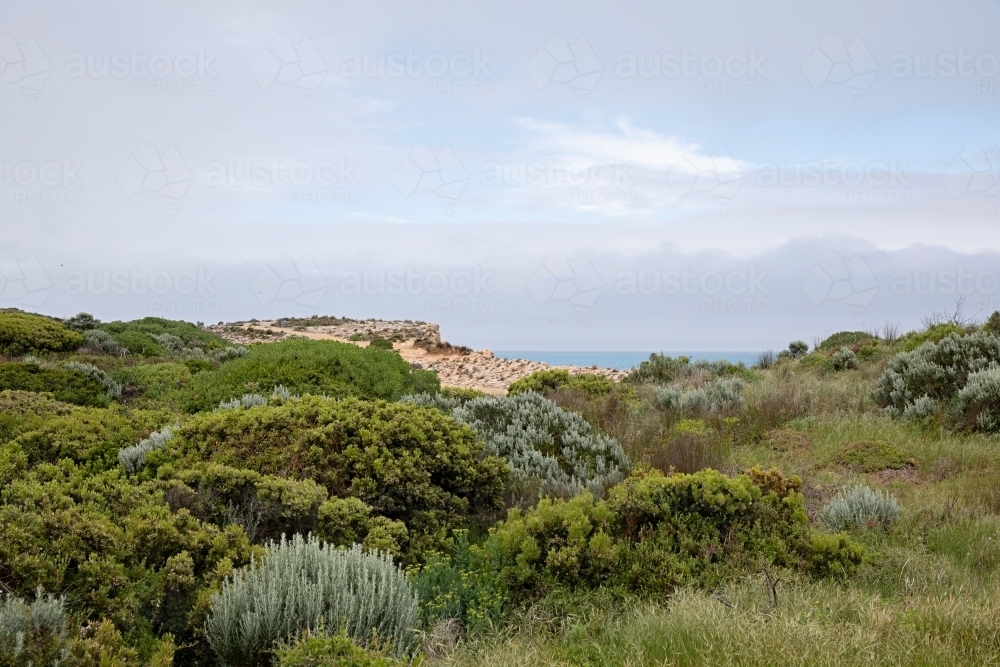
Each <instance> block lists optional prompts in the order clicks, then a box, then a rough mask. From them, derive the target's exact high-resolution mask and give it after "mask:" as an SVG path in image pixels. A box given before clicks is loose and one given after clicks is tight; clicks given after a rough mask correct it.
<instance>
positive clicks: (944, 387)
mask: <svg viewBox="0 0 1000 667" xmlns="http://www.w3.org/2000/svg"><path fill="white" fill-rule="evenodd" d="M996 363H1000V339H998V338H996V337H994V336H991V335H988V334H984V333H973V334H969V335H967V336H959V335H957V334H954V333H953V334H949V335H948V336H946V337H945V338H942V339H941V340H940V341H938V342H936V343H934V342H927V343H924V344H923V345H921V346H920V347H918V348H917V349H916V350H913V351H912V352H903V353H901V354H897V355H896V356H895V357H894V358H893V359H892V361H890V362H889V366H888V368H886V370H885V372H884V373H883V374H882V376H881V377H880V378H879V379H878V381H877V382H876V383H875V388H874V389H873V390H872V397H873V398H874V399H875V402H876V403H878V404H879V405H881V406H883V408H884V409H885V410H886V412H888V413H889V414H891V415H894V416H899V415H902V414H904V412H905V411H906V409H907V408H908V407H910V406H912V405H913V404H914V403H915V402H916V401H917V400H918V399H921V398H922V397H927V398H929V399H930V400H933V401H936V402H938V403H941V402H944V403H950V402H951V401H952V400H953V399H954V398H955V397H956V395H957V394H958V392H959V390H960V389H961V388H962V387H964V386H965V384H966V382H967V380H968V378H969V375H970V374H971V373H975V372H977V371H981V370H985V369H986V368H988V367H989V366H990V365H991V364H996ZM925 406H926V402H925Z"/></svg>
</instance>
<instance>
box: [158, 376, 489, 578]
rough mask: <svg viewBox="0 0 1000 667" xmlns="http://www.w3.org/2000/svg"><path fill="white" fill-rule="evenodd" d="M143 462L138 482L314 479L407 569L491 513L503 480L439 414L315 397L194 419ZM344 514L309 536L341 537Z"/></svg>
mask: <svg viewBox="0 0 1000 667" xmlns="http://www.w3.org/2000/svg"><path fill="white" fill-rule="evenodd" d="M279 403H281V402H280V401H279ZM146 460H147V466H146V467H147V471H146V474H158V475H159V476H161V477H162V476H165V475H167V474H168V472H167V471H170V470H171V469H177V468H180V467H186V466H188V465H193V464H195V463H197V462H199V461H210V462H213V463H220V464H223V465H226V466H230V467H233V468H242V469H249V470H254V471H256V472H259V473H262V474H266V475H278V476H281V477H287V478H292V479H299V480H307V479H308V480H313V481H315V482H316V483H317V484H319V485H320V486H321V487H322V488H323V489H325V490H326V492H327V493H328V494H329V496H330V498H331V499H334V498H339V499H357V500H358V501H361V503H363V506H364V509H362V508H360V507H355V513H357V512H359V511H360V512H361V513H363V514H365V515H366V516H365V517H364V521H363V522H362V523H364V524H366V525H367V524H372V522H373V521H375V519H374V518H373V517H376V518H377V517H381V519H382V520H381V522H378V523H376V524H373V525H371V526H370V527H369V528H368V530H374V529H375V528H379V527H380V528H381V531H380V532H382V533H385V535H384V539H385V544H384V545H383V548H387V549H389V550H391V551H393V552H395V553H397V554H400V555H405V557H406V560H407V561H412V560H416V559H418V558H419V555H420V554H421V553H423V552H424V551H427V550H429V549H433V548H439V547H440V546H441V545H443V544H444V540H445V538H446V537H447V534H448V531H449V530H450V529H452V528H459V527H465V526H468V525H470V524H472V523H474V522H475V521H476V518H477V517H478V516H479V515H480V514H483V513H487V514H488V513H491V512H494V511H496V510H498V509H499V508H500V507H501V505H500V502H501V492H502V489H503V486H504V481H505V479H506V476H507V466H506V465H505V464H504V462H503V461H502V460H501V459H498V458H496V457H494V456H488V455H485V453H484V452H483V445H482V444H481V443H479V442H477V441H476V437H475V433H474V432H473V431H472V430H471V429H470V428H468V427H467V426H464V425H461V424H457V423H456V422H455V421H454V420H452V419H450V418H449V417H446V416H445V415H443V414H442V413H441V412H440V411H438V410H434V409H430V408H424V407H420V406H416V405H411V404H405V403H388V402H385V401H362V400H359V399H354V398H349V399H343V400H332V399H324V398H320V397H315V396H305V397H303V398H301V399H300V400H288V401H287V402H283V403H281V404H275V405H267V406H260V407H254V408H240V409H236V410H222V411H218V412H213V413H206V414H201V415H198V416H196V417H193V418H191V419H189V420H188V421H187V422H186V423H184V424H182V425H181V426H180V427H179V428H178V429H177V430H176V432H175V434H174V436H173V439H172V440H171V442H170V443H169V444H168V446H167V448H166V449H165V450H162V451H160V452H154V453H151V454H149V455H148V456H147V457H146ZM160 466H168V467H167V471H160V470H158V468H159V467H160ZM345 509H347V508H345V507H343V506H341V507H340V508H339V509H337V508H336V507H330V508H328V512H329V513H328V514H324V516H326V517H327V518H328V519H329V523H328V524H327V525H324V523H323V520H321V521H320V525H319V526H318V528H317V529H318V530H319V531H324V530H329V531H332V532H336V531H342V530H345V528H344V527H343V526H338V525H337V523H338V521H341V520H346V519H342V518H341V517H340V515H342V514H343V513H344V510H345ZM324 511H327V510H324ZM369 514H370V516H368V515H369ZM387 522H388V523H387ZM348 523H349V522H348ZM362 528H364V526H362ZM364 532H366V531H365V530H362V533H364ZM358 536H359V537H363V536H364V535H363V534H362V535H358ZM359 541H360V540H359Z"/></svg>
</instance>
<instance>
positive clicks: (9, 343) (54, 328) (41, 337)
mask: <svg viewBox="0 0 1000 667" xmlns="http://www.w3.org/2000/svg"><path fill="white" fill-rule="evenodd" d="M81 345H83V336H82V335H81V334H79V333H78V332H76V331H73V330H71V329H68V328H66V327H65V326H63V325H62V324H61V323H60V322H58V321H57V320H53V319H51V318H48V317H42V316H40V315H31V314H28V313H22V312H19V311H0V356H5V357H18V356H21V355H25V354H42V353H46V352H72V351H73V350H75V349H76V348H78V347H80V346H81Z"/></svg>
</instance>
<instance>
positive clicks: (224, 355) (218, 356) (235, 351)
mask: <svg viewBox="0 0 1000 667" xmlns="http://www.w3.org/2000/svg"><path fill="white" fill-rule="evenodd" d="M249 353H250V350H248V349H247V348H245V347H232V346H231V347H227V348H226V349H224V350H219V351H217V352H213V353H212V357H213V358H214V359H215V360H216V361H219V362H223V361H229V360H230V359H241V358H243V357H245V356H247V354H249Z"/></svg>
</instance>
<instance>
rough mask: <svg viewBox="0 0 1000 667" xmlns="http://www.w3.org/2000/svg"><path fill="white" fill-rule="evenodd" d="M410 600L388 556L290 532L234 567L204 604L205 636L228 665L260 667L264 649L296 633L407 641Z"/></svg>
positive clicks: (396, 645) (375, 642)
mask: <svg viewBox="0 0 1000 667" xmlns="http://www.w3.org/2000/svg"><path fill="white" fill-rule="evenodd" d="M417 611H418V608H417V598H416V596H415V595H414V594H413V590H412V588H411V587H410V584H409V582H408V581H407V579H406V575H405V574H404V573H403V571H402V570H400V569H399V568H398V567H397V566H396V565H394V564H393V562H392V558H391V557H389V556H388V555H385V554H380V553H378V552H377V551H376V552H372V553H364V552H363V551H362V550H361V548H360V546H355V547H353V548H351V549H337V548H334V547H331V546H327V545H324V544H323V543H322V542H320V541H319V540H317V539H315V538H310V539H308V540H306V539H303V538H302V537H301V536H295V537H294V538H292V539H291V540H284V539H282V540H281V541H280V542H277V543H275V544H272V545H271V546H270V548H269V549H268V553H267V556H266V557H265V558H264V559H263V561H261V562H254V563H253V564H251V565H250V566H249V567H248V568H246V569H244V570H240V571H237V572H236V573H234V574H233V576H232V577H231V578H229V579H227V580H226V581H225V583H224V584H223V585H222V590H221V591H220V592H219V594H218V595H216V596H215V597H214V598H213V599H212V602H211V608H210V611H209V614H208V619H207V620H206V622H205V634H206V635H207V637H208V641H209V643H210V644H211V645H212V648H213V649H214V650H215V652H216V653H217V654H218V655H219V657H220V658H221V659H222V660H223V662H224V663H225V664H227V665H233V666H236V665H248V666H249V665H260V664H266V663H267V662H268V660H267V652H269V651H270V650H271V649H273V648H275V647H276V646H277V644H278V643H279V642H281V641H288V640H291V639H292V638H293V637H295V636H296V635H298V634H299V633H302V632H310V633H322V632H323V631H324V630H325V631H327V632H329V631H331V629H332V628H339V627H344V629H345V632H346V634H347V636H349V637H350V638H351V639H353V640H354V641H356V642H358V643H359V644H361V645H364V646H375V647H378V646H380V645H382V644H388V645H389V646H390V647H391V649H392V651H393V652H394V653H395V654H397V655H400V654H402V653H404V652H405V651H407V650H408V649H409V648H410V647H411V646H412V644H413V629H414V628H415V627H416V623H417Z"/></svg>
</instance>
